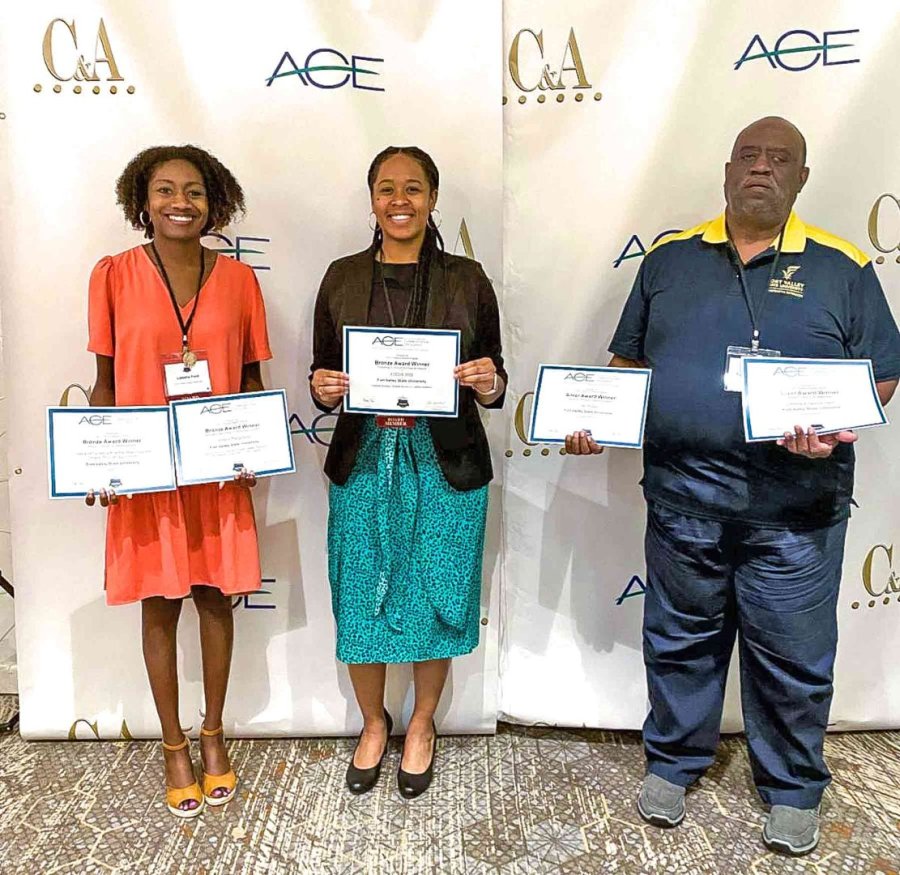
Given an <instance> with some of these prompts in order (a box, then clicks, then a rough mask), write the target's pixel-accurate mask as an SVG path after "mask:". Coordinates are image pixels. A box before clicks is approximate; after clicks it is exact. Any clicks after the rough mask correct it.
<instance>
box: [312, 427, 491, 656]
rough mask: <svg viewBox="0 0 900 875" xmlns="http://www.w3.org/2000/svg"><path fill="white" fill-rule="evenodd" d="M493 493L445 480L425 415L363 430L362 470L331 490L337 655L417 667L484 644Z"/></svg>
mask: <svg viewBox="0 0 900 875" xmlns="http://www.w3.org/2000/svg"><path fill="white" fill-rule="evenodd" d="M487 500H488V488H487V486H483V487H481V488H480V489H473V490H471V491H468V492H459V491H457V490H455V489H453V488H452V487H451V486H450V485H449V484H448V483H447V481H446V480H445V479H444V475H443V473H442V472H441V469H440V465H439V463H438V460H437V457H436V456H435V452H434V445H433V444H432V441H431V433H430V432H429V430H428V425H427V423H426V422H425V420H424V419H419V420H418V421H417V422H416V424H415V427H414V428H412V429H405V428H377V427H376V426H375V423H374V421H373V419H371V418H369V419H368V420H367V421H366V423H365V426H364V429H363V434H362V438H361V443H360V449H359V455H358V457H357V459H356V465H355V466H354V468H353V472H352V473H351V474H350V477H349V479H348V480H347V483H346V484H345V485H344V486H336V485H335V484H333V483H332V484H331V487H330V490H329V493H328V504H329V514H328V577H329V580H330V582H331V603H332V608H333V610H334V618H335V621H336V623H337V658H338V659H339V660H340V661H341V662H348V663H372V662H420V661H422V660H425V659H445V658H448V657H452V656H460V655H461V654H463V653H469V652H470V651H472V650H474V649H475V647H476V646H477V645H478V628H479V604H480V599H481V557H482V553H483V550H484V526H485V519H486V516H487Z"/></svg>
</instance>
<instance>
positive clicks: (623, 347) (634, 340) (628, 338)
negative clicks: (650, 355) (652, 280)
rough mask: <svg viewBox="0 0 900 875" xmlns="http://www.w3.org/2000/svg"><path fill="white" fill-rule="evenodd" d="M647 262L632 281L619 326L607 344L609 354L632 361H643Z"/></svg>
mask: <svg viewBox="0 0 900 875" xmlns="http://www.w3.org/2000/svg"><path fill="white" fill-rule="evenodd" d="M646 273H647V261H646V259H645V260H644V262H643V264H641V267H640V270H638V273H637V276H636V277H635V279H634V285H633V286H632V287H631V294H629V295H628V300H626V301H625V306H624V307H623V308H622V315H621V316H620V317H619V324H618V325H617V326H616V331H615V334H613V339H612V341H611V342H610V344H609V352H611V353H612V354H613V355H618V356H621V357H622V358H626V359H631V360H632V361H636V362H641V361H644V358H645V356H644V338H645V337H646V335H647V313H648V306H649V300H648V296H647V295H646V294H645V289H644V286H645V282H646Z"/></svg>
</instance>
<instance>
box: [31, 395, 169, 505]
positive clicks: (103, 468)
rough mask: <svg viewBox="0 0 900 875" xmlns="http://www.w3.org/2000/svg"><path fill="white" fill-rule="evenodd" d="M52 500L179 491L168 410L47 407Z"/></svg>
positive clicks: (149, 408)
mask: <svg viewBox="0 0 900 875" xmlns="http://www.w3.org/2000/svg"><path fill="white" fill-rule="evenodd" d="M47 460H48V471H49V474H50V497H51V498H81V497H83V496H85V495H87V494H88V492H90V491H91V490H94V491H95V492H99V491H100V490H101V489H114V490H115V491H116V492H117V493H119V494H120V495H132V494H134V493H138V492H166V491H169V490H172V489H174V488H175V466H174V462H173V456H172V440H171V435H170V430H169V408H168V407H48V408H47Z"/></svg>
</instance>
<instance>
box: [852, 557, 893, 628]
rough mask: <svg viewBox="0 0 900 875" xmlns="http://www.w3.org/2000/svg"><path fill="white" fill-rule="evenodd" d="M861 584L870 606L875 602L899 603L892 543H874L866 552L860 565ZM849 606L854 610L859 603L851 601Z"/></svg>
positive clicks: (873, 605) (857, 607)
mask: <svg viewBox="0 0 900 875" xmlns="http://www.w3.org/2000/svg"><path fill="white" fill-rule="evenodd" d="M862 585H863V589H864V590H865V591H866V595H867V597H868V599H867V604H868V606H869V607H870V608H874V607H875V605H876V604H882V605H889V604H891V602H897V603H900V576H898V575H897V571H896V570H895V568H894V545H893V544H890V545H887V544H876V545H875V546H874V547H873V548H872V549H871V550H869V552H868V553H866V558H865V559H864V560H863V565H862ZM850 607H851V608H853V610H854V611H856V610H858V609H859V607H860V603H859V602H853V604H851V605H850Z"/></svg>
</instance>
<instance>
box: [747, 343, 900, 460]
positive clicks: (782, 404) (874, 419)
mask: <svg viewBox="0 0 900 875" xmlns="http://www.w3.org/2000/svg"><path fill="white" fill-rule="evenodd" d="M743 367H744V388H743V393H742V401H743V408H744V436H745V437H746V439H747V441H748V443H752V442H756V441H774V440H778V439H779V438H782V437H784V434H785V432H788V431H790V432H792V431H793V430H794V426H795V425H799V426H801V427H802V428H803V429H804V430H807V429H809V428H814V429H815V430H816V431H817V432H819V433H820V434H828V433H830V432H836V431H844V430H845V429H851V428H870V427H872V426H876V425H887V422H888V420H887V417H886V416H885V415H884V409H883V408H882V406H881V402H880V401H879V399H878V391H877V389H876V388H875V377H874V375H873V374H872V363H871V362H870V361H869V360H868V359H865V360H858V359H790V358H745V359H744V360H743Z"/></svg>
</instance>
